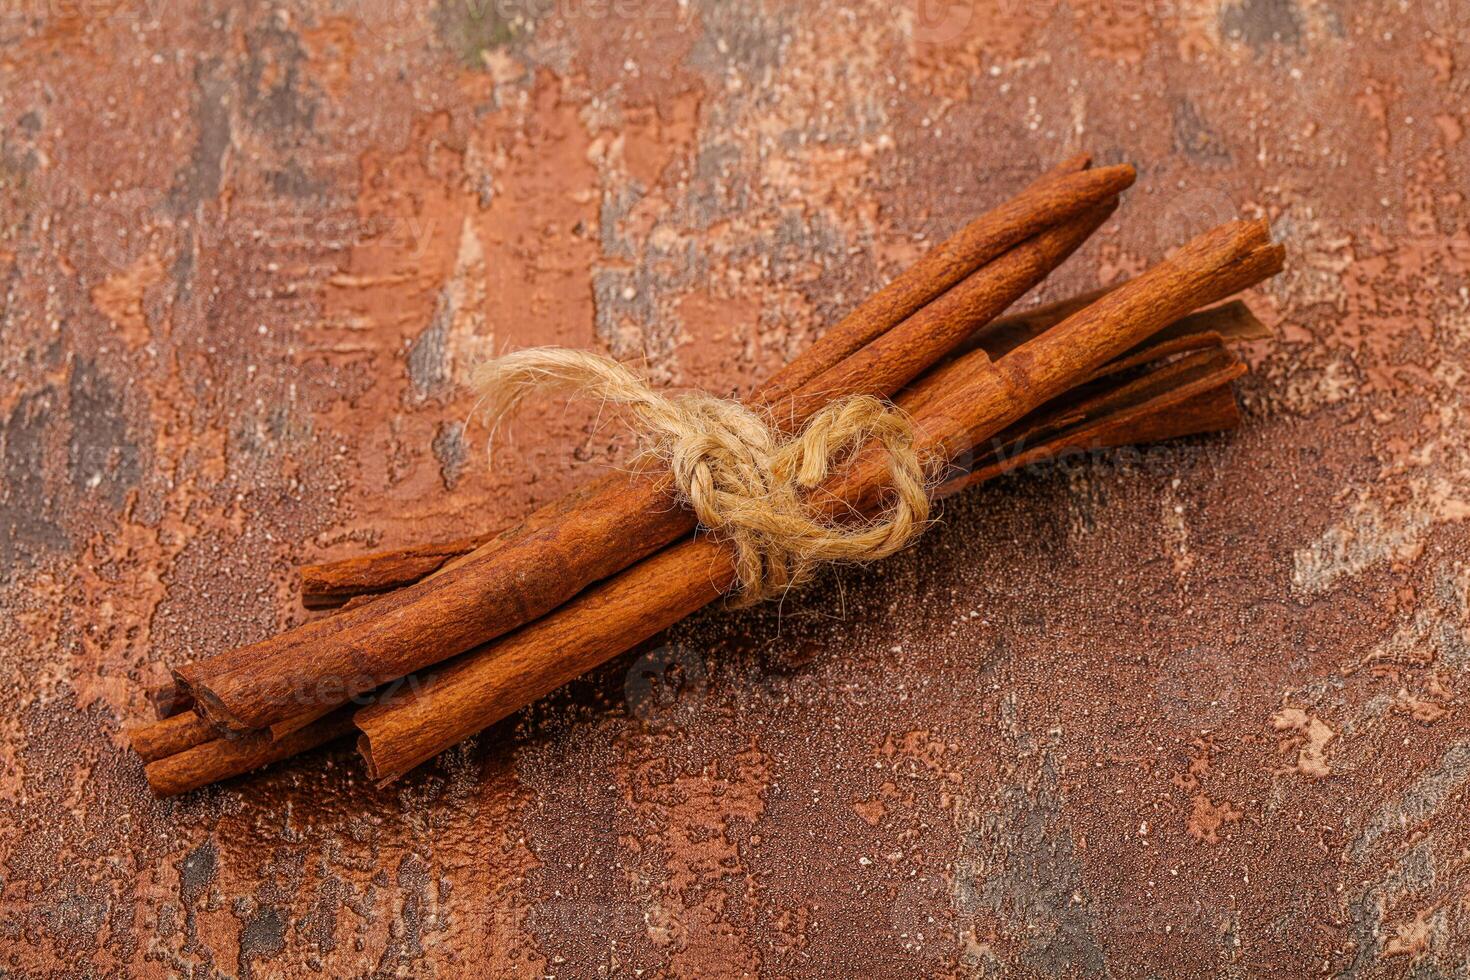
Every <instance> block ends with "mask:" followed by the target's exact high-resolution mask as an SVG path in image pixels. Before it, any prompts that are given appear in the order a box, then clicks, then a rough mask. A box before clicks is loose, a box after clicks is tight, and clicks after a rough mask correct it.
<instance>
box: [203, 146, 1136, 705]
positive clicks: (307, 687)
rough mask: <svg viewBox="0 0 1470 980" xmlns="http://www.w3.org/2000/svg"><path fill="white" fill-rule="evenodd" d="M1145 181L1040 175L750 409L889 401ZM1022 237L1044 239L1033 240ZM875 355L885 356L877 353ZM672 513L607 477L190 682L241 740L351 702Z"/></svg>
mask: <svg viewBox="0 0 1470 980" xmlns="http://www.w3.org/2000/svg"><path fill="white" fill-rule="evenodd" d="M1132 179H1133V172H1132V168H1130V167H1121V168H1102V169H1099V170H1095V171H1084V172H1081V173H1075V174H1066V175H1061V176H1049V177H1047V178H1043V180H1041V181H1038V183H1037V184H1036V185H1033V187H1032V188H1030V189H1028V190H1027V191H1025V192H1023V193H1022V194H1021V195H1020V196H1019V197H1018V198H1017V200H1016V201H1012V202H1010V203H1009V204H1007V205H1004V206H1002V207H1001V208H999V209H997V210H996V211H993V212H991V213H990V214H988V215H986V216H984V217H982V218H980V219H977V220H976V221H975V222H972V223H971V225H969V226H968V227H967V228H966V229H965V230H964V231H962V232H961V233H960V234H959V235H957V236H956V237H955V238H954V239H951V240H950V241H949V242H947V243H945V244H944V245H941V246H939V247H938V248H937V249H935V250H934V251H933V252H931V253H929V255H927V256H926V257H925V258H923V259H921V260H920V261H919V262H918V263H917V264H916V265H915V266H914V268H913V269H911V270H910V271H909V272H907V273H904V274H903V275H902V276H900V277H899V278H898V279H897V280H895V281H894V283H892V284H890V285H889V286H888V287H885V288H884V289H883V290H882V291H880V292H879V293H878V294H877V296H876V297H875V298H874V299H873V300H871V301H869V302H868V303H865V304H864V305H863V306H862V307H860V308H859V310H858V311H856V312H855V313H854V314H852V315H850V316H849V317H848V318H847V319H846V320H844V321H843V322H842V323H841V324H839V325H838V326H837V327H836V328H834V329H833V331H831V332H830V333H829V334H828V336H827V337H824V338H823V339H822V340H821V341H818V342H817V343H816V344H814V345H813V347H812V349H811V351H809V352H808V354H806V355H803V356H802V357H799V358H797V359H796V360H795V361H793V362H792V364H791V365H788V366H787V368H785V369H783V370H782V371H781V372H778V374H777V375H776V376H775V377H774V378H772V379H771V381H769V382H768V383H767V384H765V385H763V386H762V387H761V389H760V390H759V391H758V392H757V393H756V395H755V396H753V398H752V402H753V403H754V404H757V405H760V406H762V407H764V408H766V409H767V411H769V412H770V413H771V416H772V418H773V419H774V420H776V421H777V422H778V423H785V424H788V425H791V426H796V425H799V424H800V423H801V422H802V421H803V420H804V419H805V417H806V415H807V414H808V413H810V412H811V411H814V410H815V409H816V408H819V407H820V405H821V404H823V403H825V402H826V401H830V400H831V399H833V398H836V397H840V396H842V395H845V394H854V393H871V394H878V395H889V394H892V393H893V392H894V391H896V390H898V389H899V388H900V387H902V386H903V385H905V384H906V383H908V382H909V381H910V380H912V379H913V378H914V377H915V376H916V375H917V374H919V373H920V372H922V371H923V370H924V369H925V368H926V367H928V366H929V365H930V364H933V363H934V362H935V361H937V360H939V359H940V358H942V357H943V356H945V354H946V353H948V352H949V351H950V350H952V349H953V347H954V346H955V345H957V344H958V343H960V342H961V341H963V339H964V338H965V337H966V336H967V335H968V334H969V333H971V332H972V331H973V330H974V329H975V328H976V327H977V326H978V325H979V324H980V323H982V322H985V321H986V320H989V319H990V318H992V317H994V316H995V315H997V314H998V313H1000V312H1001V311H1002V310H1003V309H1004V308H1005V307H1006V306H1008V305H1009V304H1010V303H1012V302H1014V301H1015V300H1016V299H1017V298H1019V297H1020V296H1021V295H1023V294H1024V293H1025V292H1026V291H1027V290H1029V289H1030V288H1031V287H1032V286H1033V285H1035V283H1037V282H1038V281H1040V280H1041V279H1042V278H1044V277H1045V275H1046V274H1047V273H1049V272H1050V271H1051V270H1052V269H1053V268H1055V267H1056V265H1058V264H1059V263H1060V262H1061V261H1063V260H1064V259H1065V258H1066V257H1067V256H1068V255H1070V254H1071V252H1072V251H1074V250H1075V249H1076V247H1077V246H1078V245H1080V244H1081V242H1082V241H1083V240H1085V239H1086V237H1087V236H1088V235H1089V234H1090V233H1091V232H1092V230H1094V229H1095V228H1096V227H1097V226H1098V225H1099V224H1100V223H1101V222H1102V221H1103V220H1104V219H1105V218H1106V216H1107V214H1108V213H1110V212H1111V209H1112V207H1113V206H1114V203H1115V202H1114V199H1113V195H1114V194H1116V193H1117V191H1118V190H1121V189H1122V188H1123V187H1125V186H1127V184H1129V183H1131V181H1132ZM1099 201H1101V202H1102V203H1101V204H1099V203H1098V202H1099ZM1079 202H1080V203H1079ZM1059 216H1060V217H1061V218H1062V219H1063V220H1061V223H1059V224H1057V223H1055V222H1056V221H1057V220H1058V217H1059ZM1018 227H1022V228H1027V229H1033V230H1034V229H1035V228H1038V227H1041V228H1044V229H1045V230H1042V231H1040V232H1039V233H1037V234H1035V235H1034V236H1033V237H1030V238H1025V239H1024V240H1021V239H1018V238H1017V233H1016V229H1017V228H1018ZM1018 240H1019V244H1014V245H1012V244H1011V243H1013V242H1016V241H1018ZM981 263H983V264H981ZM975 265H979V267H978V269H975V268H974V266H975ZM972 269H974V271H970V270H972ZM951 287H952V288H951ZM925 304H927V305H925ZM894 317H902V319H900V320H899V321H898V322H896V323H895V322H894ZM873 345H877V348H878V350H880V351H881V352H882V353H883V354H884V356H883V357H881V358H880V357H875V356H872V355H868V354H865V348H867V347H870V346H873ZM854 351H855V353H854ZM849 362H851V363H849ZM670 504H671V499H670V495H669V486H668V480H667V475H666V474H665V473H662V472H660V471H658V470H656V469H654V468H651V467H650V468H646V469H645V470H644V471H642V472H640V473H639V474H637V475H635V476H634V477H632V478H631V479H630V478H629V477H628V476H626V475H618V476H612V477H608V478H606V479H604V480H601V481H598V482H596V483H594V484H593V485H592V486H591V487H589V488H587V489H585V490H583V491H579V492H577V493H574V494H571V495H569V496H568V497H566V498H563V499H562V500H560V501H557V502H555V503H552V504H550V505H548V506H547V507H544V508H542V509H541V510H540V511H538V512H537V513H535V514H533V515H532V516H531V517H530V518H528V519H527V520H526V521H525V522H523V523H522V524H521V525H518V526H517V527H516V528H513V529H511V530H510V531H507V532H505V533H503V534H501V535H500V536H498V537H497V538H496V539H495V540H493V541H491V542H489V543H487V544H485V545H483V546H481V547H480V548H478V549H477V550H476V551H474V552H472V553H470V554H469V555H466V556H464V557H463V558H460V559H457V560H456V561H455V562H454V563H452V564H451V565H450V566H448V567H446V568H444V569H441V570H440V571H439V572H438V573H437V574H436V576H435V577H433V578H431V579H428V580H425V581H422V582H419V583H418V584H416V585H413V586H410V587H408V588H405V589H402V590H399V591H397V592H393V593H390V594H388V595H386V596H383V597H381V598H380V599H379V600H377V601H375V602H373V603H371V604H370V605H368V606H366V607H364V608H362V609H359V610H353V611H350V612H344V613H342V614H341V615H338V616H334V617H332V618H331V619H329V620H322V621H317V622H314V623H309V624H306V625H305V626H302V627H299V628H297V629H295V630H292V631H290V632H288V633H285V634H281V635H280V636H277V637H275V638H273V639H271V640H267V641H264V642H262V643H258V644H253V645H251V646H248V647H242V648H238V649H236V650H233V651H228V652H226V653H224V654H221V655H218V656H216V657H213V658H210V659H209V660H207V661H203V662H201V663H196V664H194V665H192V666H191V667H189V668H185V669H183V670H181V671H179V672H178V675H177V676H178V679H179V681H180V682H181V684H182V685H183V686H185V687H186V688H187V689H188V690H189V691H190V692H191V693H192V694H193V696H194V698H195V702H196V705H195V708H196V710H197V711H200V712H201V713H203V714H204V715H205V716H206V717H208V718H209V719H210V720H211V721H212V722H214V723H215V724H216V725H219V726H221V727H222V728H225V729H228V730H232V731H247V730H252V729H257V728H262V727H268V726H270V725H273V724H276V723H278V722H281V721H283V720H286V719H288V718H290V717H292V716H295V715H300V714H302V713H304V712H307V711H310V710H312V709H320V708H323V707H327V706H330V705H334V704H340V703H342V702H344V701H346V700H348V699H349V698H351V697H353V696H355V695H358V694H361V693H364V692H367V691H370V690H372V689H374V688H376V687H378V686H380V685H382V684H384V683H386V682H388V681H391V680H393V679H395V678H397V677H401V676H403V675H404V674H407V673H410V672H412V671H415V670H418V669H421V668H423V667H426V666H429V665H431V664H434V663H437V662H439V661H441V660H443V659H445V658H446V657H449V656H452V655H454V654H456V653H459V652H461V651H463V650H466V649H469V648H471V647H473V646H475V645H476V644H478V643H482V642H484V641H486V640H488V639H491V638H493V637H495V636H498V635H500V634H502V633H504V632H506V631H508V630H510V629H513V628H515V627H517V626H519V625H521V624H523V623H526V622H528V621H530V620H532V619H534V618H536V617H537V616H541V615H544V614H545V613H547V612H549V611H551V610H552V609H555V608H556V607H557V606H558V605H560V604H561V603H563V602H565V601H566V600H567V599H570V598H571V597H572V596H574V595H576V594H577V592H579V591H581V590H582V589H583V588H585V587H586V586H588V585H590V584H591V583H592V582H595V581H598V580H599V579H602V578H606V577H607V576H609V575H612V574H615V573H616V572H618V571H620V570H622V569H623V568H626V567H627V566H628V565H630V564H632V563H633V562H635V561H637V560H639V559H640V558H643V557H645V556H647V555H648V554H650V553H652V552H654V551H656V550H657V549H659V548H661V547H663V546H664V545H666V544H668V543H669V542H671V541H673V540H675V539H677V538H678V537H680V536H681V535H684V534H687V533H689V532H690V531H691V530H693V527H694V520H693V517H692V515H691V514H690V513H689V512H688V511H687V510H685V509H683V508H678V507H673V506H670Z"/></svg>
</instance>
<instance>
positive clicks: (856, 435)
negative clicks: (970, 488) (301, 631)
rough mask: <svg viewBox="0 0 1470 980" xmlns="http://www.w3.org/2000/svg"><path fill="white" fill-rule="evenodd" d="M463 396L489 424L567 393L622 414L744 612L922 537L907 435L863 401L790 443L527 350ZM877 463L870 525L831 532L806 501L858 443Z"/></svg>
mask: <svg viewBox="0 0 1470 980" xmlns="http://www.w3.org/2000/svg"><path fill="white" fill-rule="evenodd" d="M474 385H475V387H476V388H477V389H478V390H479V392H480V394H481V395H482V396H483V397H484V401H485V405H486V408H487V411H488V414H489V416H490V419H491V427H492V430H493V428H494V426H495V425H496V424H498V423H499V421H500V420H501V419H503V418H505V417H506V416H507V415H509V414H510V413H512V412H514V411H515V409H516V406H517V405H518V404H519V403H520V401H521V399H522V398H523V397H524V396H525V395H526V394H527V393H528V392H530V391H532V390H536V391H541V392H556V391H566V392H571V393H573V394H575V395H577V396H579V397H582V398H589V399H599V400H602V401H606V402H613V403H616V404H619V405H624V406H626V407H627V408H628V409H629V410H630V411H631V412H632V413H633V415H634V417H635V418H636V419H637V420H638V423H639V426H640V428H641V430H642V434H643V435H644V436H646V437H648V439H649V441H650V443H651V445H650V447H649V452H651V453H653V454H655V455H656V456H658V457H659V458H661V459H663V460H664V461H665V462H666V463H667V464H668V467H669V470H670V473H671V474H672V476H673V481H674V485H675V487H677V489H678V492H679V496H680V498H681V500H682V501H683V502H684V503H685V504H687V505H688V506H689V507H690V508H691V509H693V511H694V513H695V516H696V517H698V519H699V523H700V524H702V525H703V526H704V527H705V528H706V529H707V530H708V531H709V532H710V533H712V534H715V535H717V536H719V537H720V538H721V539H723V540H726V541H728V542H729V543H730V544H731V545H732V546H733V547H734V550H735V556H736V562H735V570H736V574H737V575H738V577H739V580H740V598H741V600H742V602H744V603H753V602H759V601H760V600H762V599H767V598H771V597H773V596H777V595H781V594H783V593H785V592H786V591H787V590H788V589H791V588H793V587H795V586H798V585H800V584H802V583H803V582H805V581H807V580H808V579H809V578H810V577H811V576H812V574H813V573H814V572H815V571H816V569H817V568H818V567H820V566H821V565H823V564H825V563H828V562H839V561H875V560H877V559H879V558H885V557H887V556H889V555H891V554H893V553H894V552H896V551H898V550H899V549H900V548H903V547H904V546H905V545H907V544H908V543H909V542H910V541H912V540H913V539H914V538H915V537H916V536H917V535H918V534H919V533H920V532H921V531H922V530H923V528H924V524H925V522H926V521H927V520H928V518H929V497H928V493H927V490H928V487H927V480H926V472H925V467H924V463H923V461H922V460H921V459H920V458H919V454H918V452H917V451H916V450H915V449H914V431H913V425H912V423H911V422H910V421H909V418H908V416H906V415H904V414H903V413H902V412H901V411H899V410H898V409H897V408H895V407H894V406H893V405H891V404H889V403H887V402H884V401H882V400H880V399H877V398H873V397H871V396H869V395H851V396H848V397H845V398H840V399H837V400H836V401H833V402H831V403H830V404H828V405H827V406H826V407H825V408H823V409H822V410H820V411H819V412H817V413H816V414H815V415H813V416H812V417H811V418H810V419H809V420H808V421H807V423H806V425H805V426H803V427H802V429H801V431H800V432H798V433H796V434H795V435H790V436H788V435H786V434H785V433H783V432H781V431H780V430H779V429H776V428H774V427H773V426H772V425H771V424H770V423H769V421H768V420H767V419H766V418H765V417H764V416H762V415H761V414H760V413H759V412H757V411H754V410H752V409H750V408H747V407H746V406H744V405H742V404H740V403H739V402H737V401H734V400H732V399H728V398H715V397H713V396H711V395H706V394H699V393H695V394H686V395H677V396H674V397H669V396H665V395H662V394H660V393H658V392H657V391H654V390H653V389H652V388H651V387H649V385H648V383H647V382H645V381H644V380H643V379H641V378H639V377H638V376H636V375H635V374H633V373H632V372H631V371H629V370H628V369H627V368H625V367H624V366H623V365H621V364H619V363H618V362H616V361H614V360H611V359H610V358H607V357H603V356H601V355H598V354H592V353H589V352H587V351H577V350H568V349H566V348H562V347H535V348H530V349H527V350H522V351H517V352H515V353H512V354H507V355H506V356H504V357H499V358H496V359H494V360H492V361H489V362H488V363H486V364H484V365H482V366H481V367H480V368H479V369H478V370H477V371H476V372H475V375H474ZM870 439H872V440H875V441H876V442H877V443H878V444H880V445H881V446H882V447H883V448H884V450H885V451H886V452H887V456H888V471H889V479H890V482H891V485H892V490H893V494H892V496H891V499H890V500H889V501H888V502H887V504H886V506H885V507H884V508H883V510H882V512H881V513H879V514H878V515H877V516H876V517H874V518H872V519H870V520H863V521H852V522H843V523H838V522H836V521H833V520H830V519H828V518H826V517H824V516H821V515H820V514H817V513H815V512H814V511H813V509H812V507H811V506H810V504H809V501H808V497H809V495H810V492H811V491H812V490H814V489H815V488H816V487H818V486H819V485H820V484H821V483H822V481H823V480H825V479H826V478H827V476H828V474H829V473H831V472H832V470H833V469H835V468H836V467H837V466H839V465H840V464H842V463H843V462H844V461H847V460H850V459H851V457H852V455H853V454H854V453H856V452H857V451H858V450H859V449H860V448H861V447H862V446H863V445H864V444H865V443H867V442H868V440H870Z"/></svg>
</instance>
